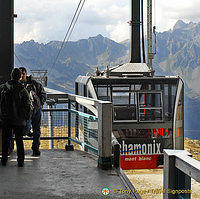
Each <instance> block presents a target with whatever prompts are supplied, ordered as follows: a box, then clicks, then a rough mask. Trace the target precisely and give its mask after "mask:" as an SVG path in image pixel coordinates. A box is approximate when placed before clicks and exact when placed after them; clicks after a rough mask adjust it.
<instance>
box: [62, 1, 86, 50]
mask: <svg viewBox="0 0 200 199" xmlns="http://www.w3.org/2000/svg"><path fill="white" fill-rule="evenodd" d="M84 3H85V0H83V4H82V5H81V8H80V10H79V12H78V15H77V17H76V19H75V22H74V24H73V26H72V28H71V30H70V33H69V35H68V37H67V40H66V42H65V43H64V47H63V49H62V52H64V49H65V47H66V45H67V42H68V41H69V38H70V36H71V34H72V31H73V30H74V27H75V25H76V22H77V20H78V18H79V15H80V14H81V11H82V8H83V6H84Z"/></svg>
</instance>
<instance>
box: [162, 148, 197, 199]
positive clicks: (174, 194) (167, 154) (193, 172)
mask: <svg viewBox="0 0 200 199" xmlns="http://www.w3.org/2000/svg"><path fill="white" fill-rule="evenodd" d="M191 178H193V179H194V180H196V181H197V182H200V162H199V161H197V160H195V159H193V158H192V157H191V154H190V153H189V152H187V151H186V150H169V149H165V150H164V189H163V190H164V194H163V198H165V199H179V198H180V199H183V198H184V199H186V198H187V199H189V198H191V192H192V190H191Z"/></svg>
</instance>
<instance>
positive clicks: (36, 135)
mask: <svg viewBox="0 0 200 199" xmlns="http://www.w3.org/2000/svg"><path fill="white" fill-rule="evenodd" d="M41 115H42V109H39V110H38V111H37V112H36V113H34V114H33V115H32V116H31V119H30V120H29V121H28V124H27V132H30V130H31V125H32V129H33V143H32V149H33V150H38V149H39V146H40V135H41V131H40V126H41Z"/></svg>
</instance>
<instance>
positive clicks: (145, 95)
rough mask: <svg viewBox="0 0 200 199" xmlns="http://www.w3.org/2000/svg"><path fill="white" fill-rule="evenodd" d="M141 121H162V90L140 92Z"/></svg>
mask: <svg viewBox="0 0 200 199" xmlns="http://www.w3.org/2000/svg"><path fill="white" fill-rule="evenodd" d="M138 102H139V121H155V122H156V121H162V120H163V108H162V104H163V102H162V92H148V91H147V92H139V93H138Z"/></svg>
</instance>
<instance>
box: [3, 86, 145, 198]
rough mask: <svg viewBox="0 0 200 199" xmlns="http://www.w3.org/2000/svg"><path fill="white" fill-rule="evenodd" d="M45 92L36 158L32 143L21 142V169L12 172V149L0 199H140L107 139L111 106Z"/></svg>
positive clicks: (14, 162)
mask: <svg viewBox="0 0 200 199" xmlns="http://www.w3.org/2000/svg"><path fill="white" fill-rule="evenodd" d="M46 92H47V96H48V99H47V106H46V107H44V109H43V111H42V112H43V113H42V125H41V133H42V134H41V147H40V150H41V155H40V156H38V157H35V156H33V155H32V150H31V149H30V147H31V144H30V143H31V142H32V138H31V137H28V136H25V137H24V145H25V162H24V167H18V166H17V154H16V149H14V151H13V152H12V153H11V155H10V157H9V160H8V162H7V165H6V166H2V165H1V166H0V198H5V199H7V198H9V199H10V198H12V199H18V198H20V199H21V198H26V199H28V198H31V199H34V198H44V199H45V198H55V199H57V198H81V199H84V198H85V199H88V198H91V199H92V198H141V197H140V196H139V195H138V194H137V193H136V192H135V191H134V187H133V185H132V184H131V183H130V181H129V179H128V178H127V176H126V175H125V174H124V172H123V171H122V170H121V168H120V148H119V143H117V141H116V139H114V138H113V137H112V133H111V132H112V119H111V118H112V116H111V114H112V103H111V102H105V101H100V100H94V99H89V98H84V97H80V96H76V95H71V94H66V93H61V92H58V91H55V90H51V89H46ZM77 106H82V108H83V111H77V110H76V107H77ZM84 107H87V109H88V110H90V111H91V113H90V114H88V113H85V112H84Z"/></svg>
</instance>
